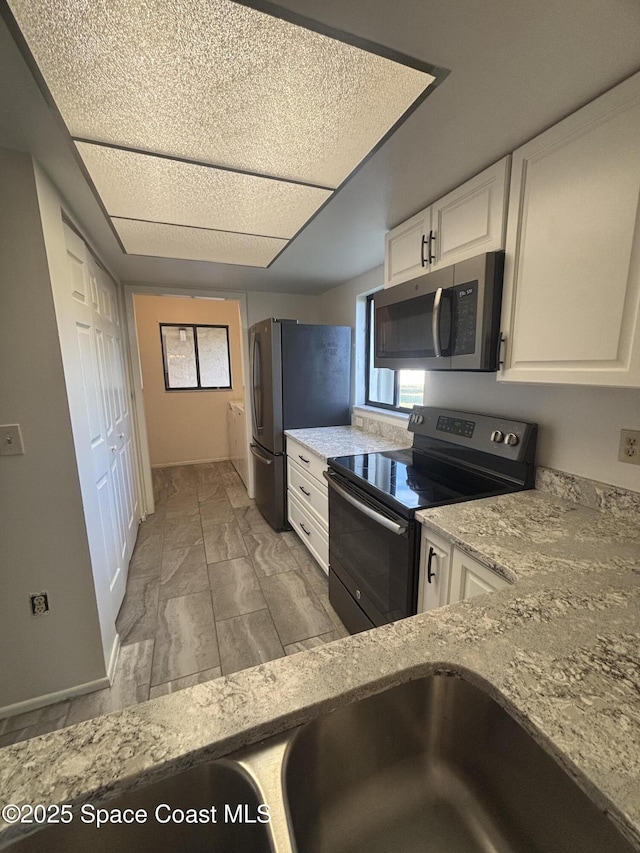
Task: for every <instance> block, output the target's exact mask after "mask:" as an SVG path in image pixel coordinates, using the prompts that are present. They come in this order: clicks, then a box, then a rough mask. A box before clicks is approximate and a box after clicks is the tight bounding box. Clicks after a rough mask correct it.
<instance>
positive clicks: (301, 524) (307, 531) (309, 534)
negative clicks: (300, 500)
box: [300, 522, 311, 536]
mask: <svg viewBox="0 0 640 853" xmlns="http://www.w3.org/2000/svg"><path fill="white" fill-rule="evenodd" d="M300 527H301V529H302V530H303V532H304V533H306V534H307V536H311V531H310V530H307V528H306V527H305V526H304V524H303V523H302V522H300Z"/></svg>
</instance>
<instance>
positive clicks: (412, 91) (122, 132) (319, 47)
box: [9, 0, 435, 266]
mask: <svg viewBox="0 0 640 853" xmlns="http://www.w3.org/2000/svg"><path fill="white" fill-rule="evenodd" d="M9 6H10V8H11V10H12V12H13V15H14V17H15V20H16V22H17V24H18V26H19V28H20V30H21V32H22V35H23V37H24V39H25V40H26V43H27V45H28V48H29V51H30V53H31V55H32V57H33V59H34V60H35V63H36V65H37V67H38V69H39V71H40V73H41V74H42V76H43V78H44V82H45V84H46V87H47V90H48V92H49V93H50V95H51V97H52V98H53V101H54V102H55V105H56V107H57V109H58V111H59V113H60V115H61V117H62V119H63V121H64V123H65V125H66V127H67V129H68V130H69V133H70V134H71V136H72V137H73V138H74V139H76V140H85V142H84V143H79V150H80V153H81V156H82V159H83V162H84V165H85V167H86V169H87V172H88V174H89V176H90V177H91V179H92V181H93V183H94V185H95V186H96V188H97V191H98V193H99V195H100V197H101V199H102V202H103V203H104V206H105V208H106V210H107V212H108V213H109V214H110V215H111V216H114V215H116V216H127V217H130V218H136V219H139V220H142V221H144V222H156V223H157V222H161V223H171V224H173V225H191V226H193V225H195V226H197V227H199V228H208V229H217V230H220V231H224V232H225V235H213V234H212V235H203V234H200V235H197V240H196V239H195V237H194V235H193V234H192V233H191V232H189V231H188V230H186V229H184V228H182V229H181V228H173V229H172V230H171V232H170V233H171V239H170V240H167V241H165V242H164V244H163V247H162V251H161V252H159V253H154V254H160V255H161V256H163V257H167V256H169V254H168V253H169V252H172V253H173V254H172V256H173V257H177V258H193V259H195V260H205V261H218V262H221V263H231V264H234V263H242V264H246V265H249V266H266V265H267V264H269V263H270V262H271V261H272V260H273V259H274V257H275V256H276V255H277V254H278V251H279V249H278V250H277V251H276V250H274V251H266V246H267V243H266V242H265V241H264V239H263V238H264V237H265V236H270V237H279V238H292V237H294V236H295V234H296V233H297V232H298V231H299V230H300V229H301V228H302V227H303V226H304V224H305V223H306V222H307V221H308V220H309V219H310V218H311V217H312V216H313V215H314V214H315V212H316V211H317V210H318V208H319V207H320V206H321V205H322V204H323V203H324V202H325V201H326V200H327V199H328V198H329V197H330V195H331V192H330V190H332V189H336V188H337V187H339V186H340V185H341V184H342V183H343V182H344V181H345V180H346V179H347V178H348V176H349V175H350V174H351V173H352V172H353V171H354V169H355V168H356V167H357V166H358V164H359V163H360V162H361V161H362V160H363V159H364V158H365V157H366V156H367V155H368V154H369V153H370V152H371V150H372V149H373V148H375V146H376V145H378V144H379V143H380V141H381V140H382V139H383V138H384V137H385V136H386V135H387V134H388V133H389V131H390V130H391V129H392V128H393V127H394V126H395V125H396V124H397V123H398V122H399V121H400V119H401V118H402V117H403V115H404V114H405V113H407V111H408V110H409V109H410V108H411V106H412V105H413V104H414V102H416V101H417V100H418V99H420V98H422V97H424V93H425V91H426V90H427V89H428V88H429V86H430V85H431V84H432V83H433V82H434V80H435V78H434V76H433V75H432V74H430V73H428V71H427V70H426V68H424V67H421V68H416V67H411V66H409V65H406V64H401V63H400V62H397V61H394V60H393V59H390V58H388V57H386V56H381V55H378V54H377V53H372V52H370V51H369V50H363V49H362V48H361V47H356V46H354V45H352V44H347V43H345V42H344V41H339V40H337V39H335V38H331V37H329V36H327V35H325V34H322V33H319V32H316V31H314V30H312V29H307V28H305V27H302V26H299V25H297V24H293V23H291V22H290V21H285V20H282V19H280V18H277V17H274V16H273V15H269V14H265V13H264V12H259V11H257V10H255V9H252V8H248V7H247V6H244V5H240V4H238V3H235V2H233V1H232V0H138V2H136V3H131V1H130V0H109V2H108V3H89V4H87V3H86V2H81V0H51V2H41V0H9ZM417 64H418V65H420V64H421V63H417ZM429 68H431V66H429ZM86 140H89V141H91V142H98V143H102V147H97V146H96V145H89V144H87V143H86ZM105 145H108V146H111V147H110V148H107V147H105ZM122 149H129V150H122ZM130 149H135V152H134V151H132V150H130ZM150 154H159V155H162V157H157V156H149V155H150ZM184 160H188V161H190V162H188V163H185V162H184ZM193 161H195V162H193ZM211 167H215V168H211ZM231 170H232V171H231ZM208 173H209V174H208ZM116 230H117V231H118V233H119V234H121V228H120V226H119V227H118V228H117V229H116ZM150 231H154V232H155V233H157V234H159V235H164V234H167V233H169V232H168V231H167V229H166V228H163V229H160V228H157V229H150V228H148V227H146V228H143V227H140V228H132V227H131V226H127V239H126V241H124V246H125V247H126V249H127V251H130V252H131V253H133V254H139V255H141V254H150V249H151V248H152V247H153V246H157V245H160V244H161V243H162V241H163V237H162V236H160V237H159V238H158V237H156V238H154V239H150V237H149V232H150ZM227 232H237V233H239V234H243V235H244V239H242V240H229V238H228V236H227ZM143 234H144V236H142V235H143ZM247 235H255V238H254V239H253V240H250V239H248V236H247ZM139 236H140V239H139ZM230 242H231V243H233V249H232V250H231V249H230V245H229V243H230ZM271 245H272V248H273V246H275V245H276V244H275V243H272V244H271ZM196 246H197V248H196ZM218 247H220V249H221V251H220V252H218ZM192 248H193V249H194V251H193V253H190V252H191V249H192ZM280 249H282V245H281V246H280Z"/></svg>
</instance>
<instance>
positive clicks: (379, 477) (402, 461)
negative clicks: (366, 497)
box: [329, 447, 517, 517]
mask: <svg viewBox="0 0 640 853" xmlns="http://www.w3.org/2000/svg"><path fill="white" fill-rule="evenodd" d="M329 464H330V467H331V468H333V469H334V470H336V471H338V472H339V473H341V474H343V476H346V477H347V478H348V479H349V480H351V481H352V482H354V483H356V484H357V485H359V486H360V487H361V488H364V489H366V491H368V492H369V493H370V494H372V495H373V496H375V497H378V498H379V499H380V500H381V501H383V502H384V503H385V504H387V505H390V506H392V507H393V508H394V509H395V510H396V511H397V512H399V513H400V514H401V515H403V516H405V517H410V516H413V514H414V512H415V511H416V510H419V509H427V508H428V507H432V506H439V505H441V504H451V503H458V502H459V501H466V500H471V499H472V498H479V497H489V496H492V495H500V494H506V493H507V492H511V491H514V490H515V489H517V486H514V485H513V484H511V483H508V482H505V481H503V480H500V479H497V478H496V479H494V478H493V477H489V476H485V475H483V474H479V473H476V472H473V471H469V470H467V469H464V468H460V467H457V466H453V465H450V464H447V463H446V462H442V461H440V460H437V459H433V458H432V457H430V456H429V455H428V454H426V453H424V452H421V451H420V450H416V449H414V448H411V447H409V448H406V449H404V450H387V451H382V452H378V453H362V454H357V455H355V456H338V457H336V458H334V459H331V460H330V461H329Z"/></svg>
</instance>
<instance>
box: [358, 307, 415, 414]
mask: <svg viewBox="0 0 640 853" xmlns="http://www.w3.org/2000/svg"><path fill="white" fill-rule="evenodd" d="M373 297H374V294H373V293H370V294H369V295H368V296H367V305H366V317H365V320H366V322H365V340H366V346H365V355H364V370H365V374H364V402H365V405H366V406H374V407H375V408H376V409H386V410H387V411H391V412H402V413H403V414H409V413H410V412H412V411H413V409H411V408H409V409H408V408H406V407H405V406H399V405H398V399H399V398H400V380H399V376H398V373H399V371H397V370H392V371H391V372H392V373H393V403H380V402H379V401H378V400H372V399H371V396H370V388H369V378H370V376H371V367H372V352H371V333H372V331H373V329H372V316H373ZM380 369H381V370H389V368H388V367H387V368H380Z"/></svg>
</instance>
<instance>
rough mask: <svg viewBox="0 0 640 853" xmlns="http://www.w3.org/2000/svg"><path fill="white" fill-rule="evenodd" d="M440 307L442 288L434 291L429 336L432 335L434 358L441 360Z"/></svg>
mask: <svg viewBox="0 0 640 853" xmlns="http://www.w3.org/2000/svg"><path fill="white" fill-rule="evenodd" d="M441 305H442V288H441V287H439V288H438V289H437V290H436V295H435V299H434V300H433V314H432V315H431V334H432V335H433V351H434V353H435V356H436V358H441V356H442V349H441V347H440V306H441Z"/></svg>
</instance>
